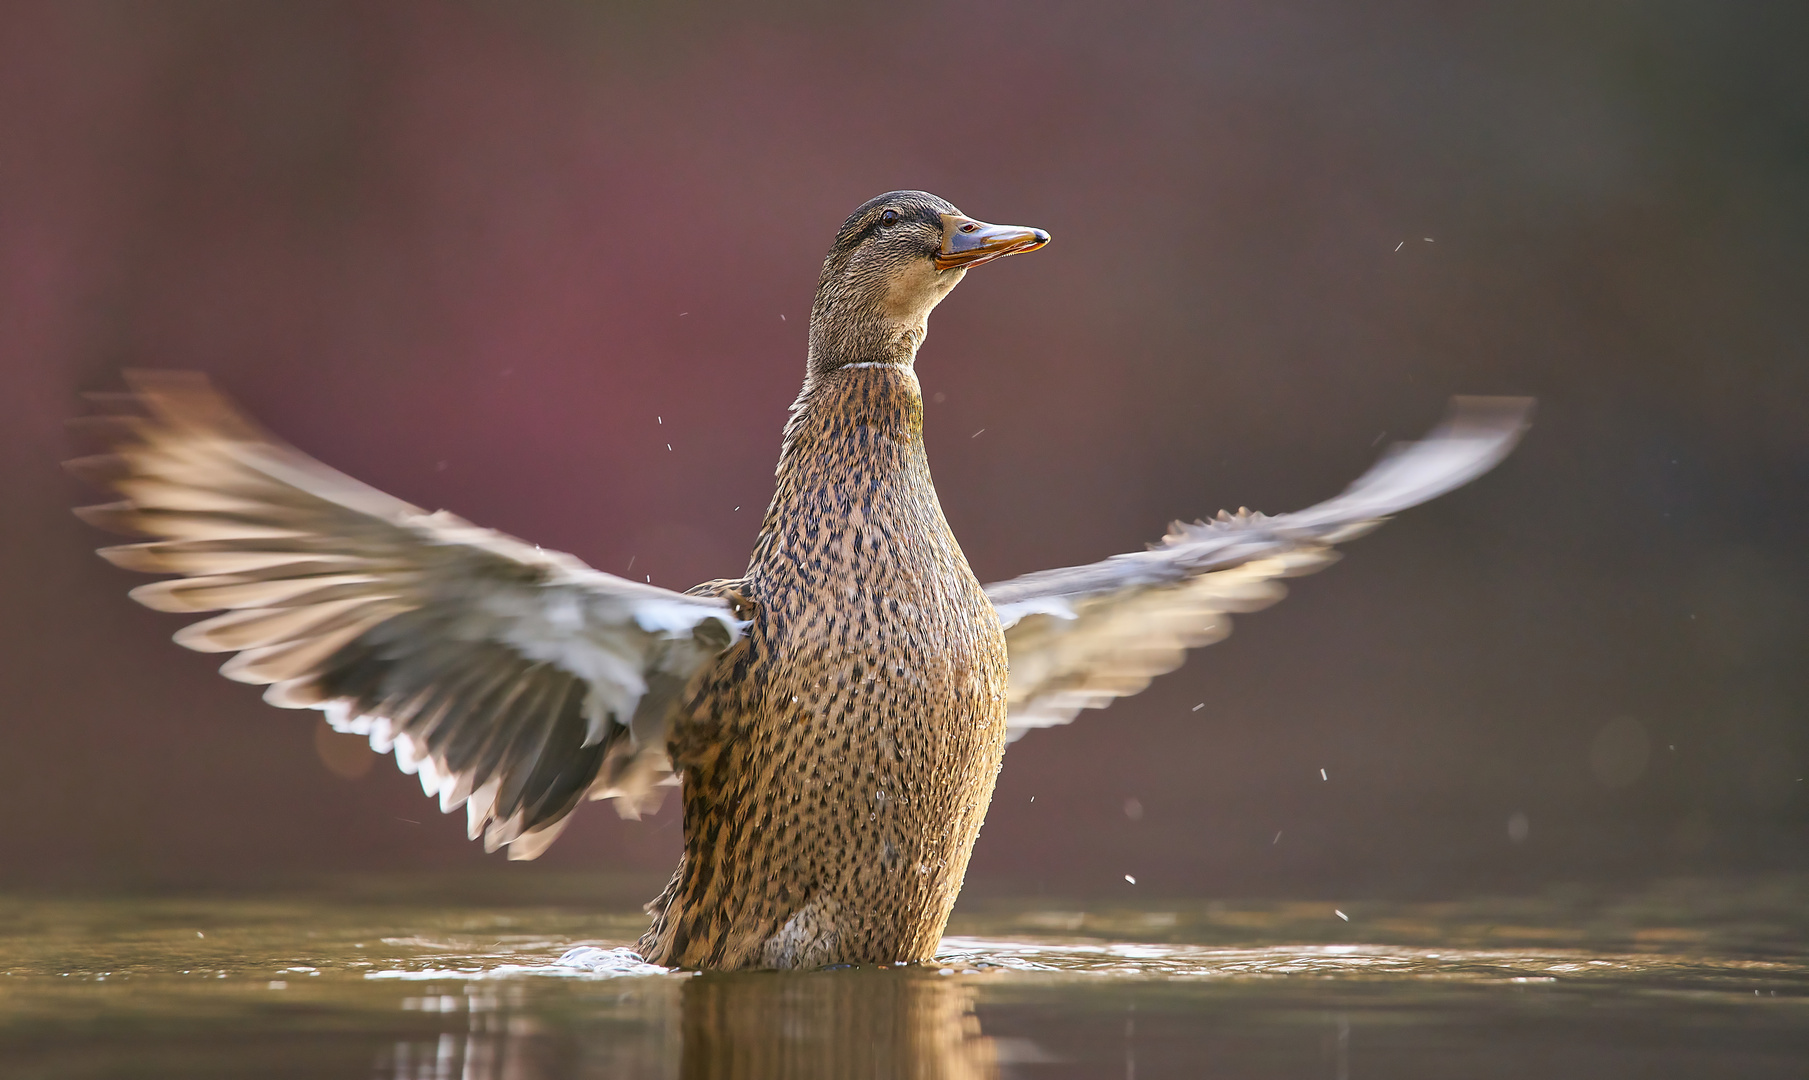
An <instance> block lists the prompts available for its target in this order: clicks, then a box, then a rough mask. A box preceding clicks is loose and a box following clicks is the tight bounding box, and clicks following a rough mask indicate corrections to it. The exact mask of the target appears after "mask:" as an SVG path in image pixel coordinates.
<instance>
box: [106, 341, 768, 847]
mask: <svg viewBox="0 0 1809 1080" xmlns="http://www.w3.org/2000/svg"><path fill="white" fill-rule="evenodd" d="M129 380H130V382H131V385H132V388H133V391H134V393H133V394H131V395H128V396H127V397H126V398H125V402H126V403H127V404H128V405H132V406H135V407H136V408H138V409H139V410H141V411H143V412H145V413H148V416H127V417H112V418H107V420H108V421H110V422H111V423H113V424H116V425H120V426H122V427H123V431H121V433H120V434H121V435H123V436H124V438H123V439H122V441H121V442H120V443H119V444H118V445H117V446H116V447H115V449H114V452H113V453H112V454H109V455H105V456H102V457H96V458H85V459H81V460H78V461H76V462H71V467H72V468H73V470H74V471H76V472H77V473H78V474H84V475H87V476H89V477H90V478H93V479H95V480H97V481H98V482H101V483H103V484H106V485H109V486H111V487H113V488H114V489H115V490H117V491H118V492H119V493H120V494H121V495H122V496H123V497H124V501H122V502H117V503H111V504H107V505H104V506H95V507H87V508H84V509H83V510H79V511H77V513H78V514H80V515H81V516H82V517H83V518H84V519H85V520H87V521H89V522H91V523H93V524H96V525H99V526H101V527H103V528H109V529H113V530H115V531H119V532H124V533H127V534H129V535H138V536H145V537H150V538H151V539H150V540H149V542H146V543H138V544H130V545H125V546H122V547H113V548H105V549H102V551H101V554H102V555H103V556H105V557H106V558H107V559H108V560H109V561H110V562H112V563H114V564H115V565H117V566H121V567H125V568H127V569H131V570H142V571H146V572H149V573H166V574H169V573H173V574H180V575H182V576H181V577H177V578H173V579H169V580H165V581H158V582H154V583H152V584H149V585H142V586H140V587H138V588H136V589H134V590H132V596H133V597H134V598H135V599H137V600H138V601H139V602H140V603H143V604H145V605H146V606H148V607H152V608H155V609H157V610H159V611H173V612H204V611H220V610H224V611H225V612H226V613H225V614H223V615H216V616H214V617H212V618H210V619H206V620H204V621H202V622H198V623H194V624H192V625H190V626H187V627H184V628H183V629H182V630H181V631H179V632H178V633H177V634H176V640H177V641H178V642H179V643H181V644H183V645H185V646H187V647H188V648H191V649H196V650H198V651H202V652H231V653H235V654H236V655H235V656H233V657H232V659H230V660H228V661H227V662H226V665H225V666H224V667H222V668H221V672H222V673H223V674H225V675H226V676H227V677H229V678H233V679H237V680H239V681H241V682H248V683H257V684H268V685H269V687H270V689H269V690H268V691H267V692H266V693H265V695H264V696H265V699H266V700H267V701H269V702H271V703H272V704H275V705H280V706H284V707H288V708H315V709H321V710H323V711H324V712H325V713H326V715H327V719H328V721H329V722H330V723H331V724H332V725H333V726H334V727H335V728H338V729H339V730H341V731H351V732H357V733H359V734H362V735H366V736H369V738H370V740H371V745H372V746H373V747H374V748H376V749H377V750H378V751H379V752H382V753H387V752H390V751H391V750H393V751H394V752H395V755H396V760H397V762H398V764H400V765H401V767H402V769H403V771H405V772H410V773H417V774H418V775H419V776H420V778H421V787H422V788H423V790H425V791H426V792H427V794H429V795H432V796H438V797H439V800H440V807H441V809H442V810H446V811H450V810H453V809H456V808H457V807H459V806H461V805H463V806H465V807H466V809H467V816H468V819H469V823H470V831H471V835H472V837H473V838H474V839H475V838H476V837H478V836H480V835H481V836H482V837H483V838H484V844H485V847H486V848H487V849H489V850H495V849H496V848H497V847H500V846H502V845H505V844H506V845H509V855H510V857H511V858H532V857H534V856H535V855H538V854H539V853H540V852H541V851H542V850H544V849H545V847H546V845H547V844H549V843H551V842H552V840H553V838H554V837H555V836H557V835H558V832H559V830H560V829H561V828H563V826H564V824H565V823H566V821H567V820H568V815H569V814H570V813H571V811H572V809H573V808H574V807H575V806H576V804H577V803H578V801H579V800H580V799H581V798H583V797H584V796H586V795H589V796H590V797H591V798H604V797H613V798H616V799H617V800H618V802H617V807H618V809H619V810H621V811H622V812H623V813H625V814H627V815H629V816H635V815H636V814H638V812H639V811H640V809H641V808H643V806H644V805H645V804H647V803H649V802H651V801H654V800H655V799H657V796H658V792H657V791H656V790H655V788H656V786H657V785H659V784H660V783H662V782H663V781H664V780H665V779H666V778H667V777H668V776H669V775H670V769H669V765H668V763H667V760H666V749H665V741H666V740H665V725H666V721H667V713H668V711H669V710H670V709H671V708H672V707H673V706H674V705H675V704H676V698H677V696H678V694H679V692H680V691H681V690H682V689H683V688H684V686H685V684H686V683H687V682H688V681H689V680H690V678H691V676H692V675H693V674H694V673H695V672H696V671H697V670H698V669H699V668H700V667H702V665H703V664H704V663H706V662H707V661H708V660H709V659H710V658H711V657H713V656H714V655H716V654H717V653H719V652H721V651H722V650H723V649H726V648H727V647H728V646H729V645H730V644H732V643H733V642H734V641H735V640H736V638H737V637H738V636H739V634H740V628H741V624H740V623H739V622H738V621H737V620H736V619H735V617H734V615H733V614H732V613H731V611H730V608H729V605H728V604H727V603H726V602H725V601H723V600H721V599H718V598H716V597H712V596H688V595H683V594H680V593H675V592H671V591H669V590H666V589H660V588H656V587H654V586H651V585H645V584H640V583H637V582H633V581H627V580H624V579H622V578H618V577H613V576H611V575H609V574H605V573H601V572H599V571H597V570H593V569H591V568H589V567H587V566H585V565H584V564H583V563H581V562H579V561H578V560H576V559H574V558H572V557H571V556H569V555H563V554H559V553H557V552H550V551H542V550H540V549H539V548H537V547H534V546H532V545H529V544H524V543H522V542H521V541H519V540H515V539H513V538H511V537H508V536H504V535H503V534H501V533H497V532H493V531H490V530H488V529H480V528H477V527H475V526H473V525H470V524H468V523H466V522H464V521H462V520H460V519H458V518H456V517H453V516H452V515H450V514H447V513H444V512H440V513H431V514H430V513H427V512H426V511H423V510H421V509H419V508H418V507H414V506H411V505H409V504H408V503H405V502H402V501H401V500H399V499H395V498H392V497H390V496H388V495H385V494H383V493H382V492H380V491H377V490H376V489H374V488H371V487H369V486H367V485H364V484H361V483H359V482H358V481H356V480H353V479H352V478H350V477H348V476H345V475H344V474H342V473H339V472H337V471H335V470H333V469H330V468H328V467H327V466H325V465H322V464H320V463H319V462H317V461H315V460H313V459H312V458H309V457H308V456H306V455H305V454H302V453H301V452H300V451H297V450H295V449H292V448H290V447H288V446H285V445H283V444H281V443H279V442H278V441H276V440H275V439H273V438H271V437H270V436H268V435H266V434H265V433H263V432H262V431H260V430H259V429H258V428H256V427H255V426H254V425H253V424H251V423H250V422H249V421H248V420H246V419H245V418H244V417H243V416H241V415H240V414H239V413H238V412H237V411H236V410H234V409H233V407H232V406H231V405H230V403H228V402H227V401H226V400H225V399H224V398H222V397H221V396H220V395H218V394H217V393H215V392H214V391H213V390H212V389H211V388H210V387H209V386H208V385H207V383H206V381H205V380H204V379H202V378H201V377H199V376H195V375H187V374H178V373H169V372H139V373H134V374H132V375H130V376H129Z"/></svg>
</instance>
